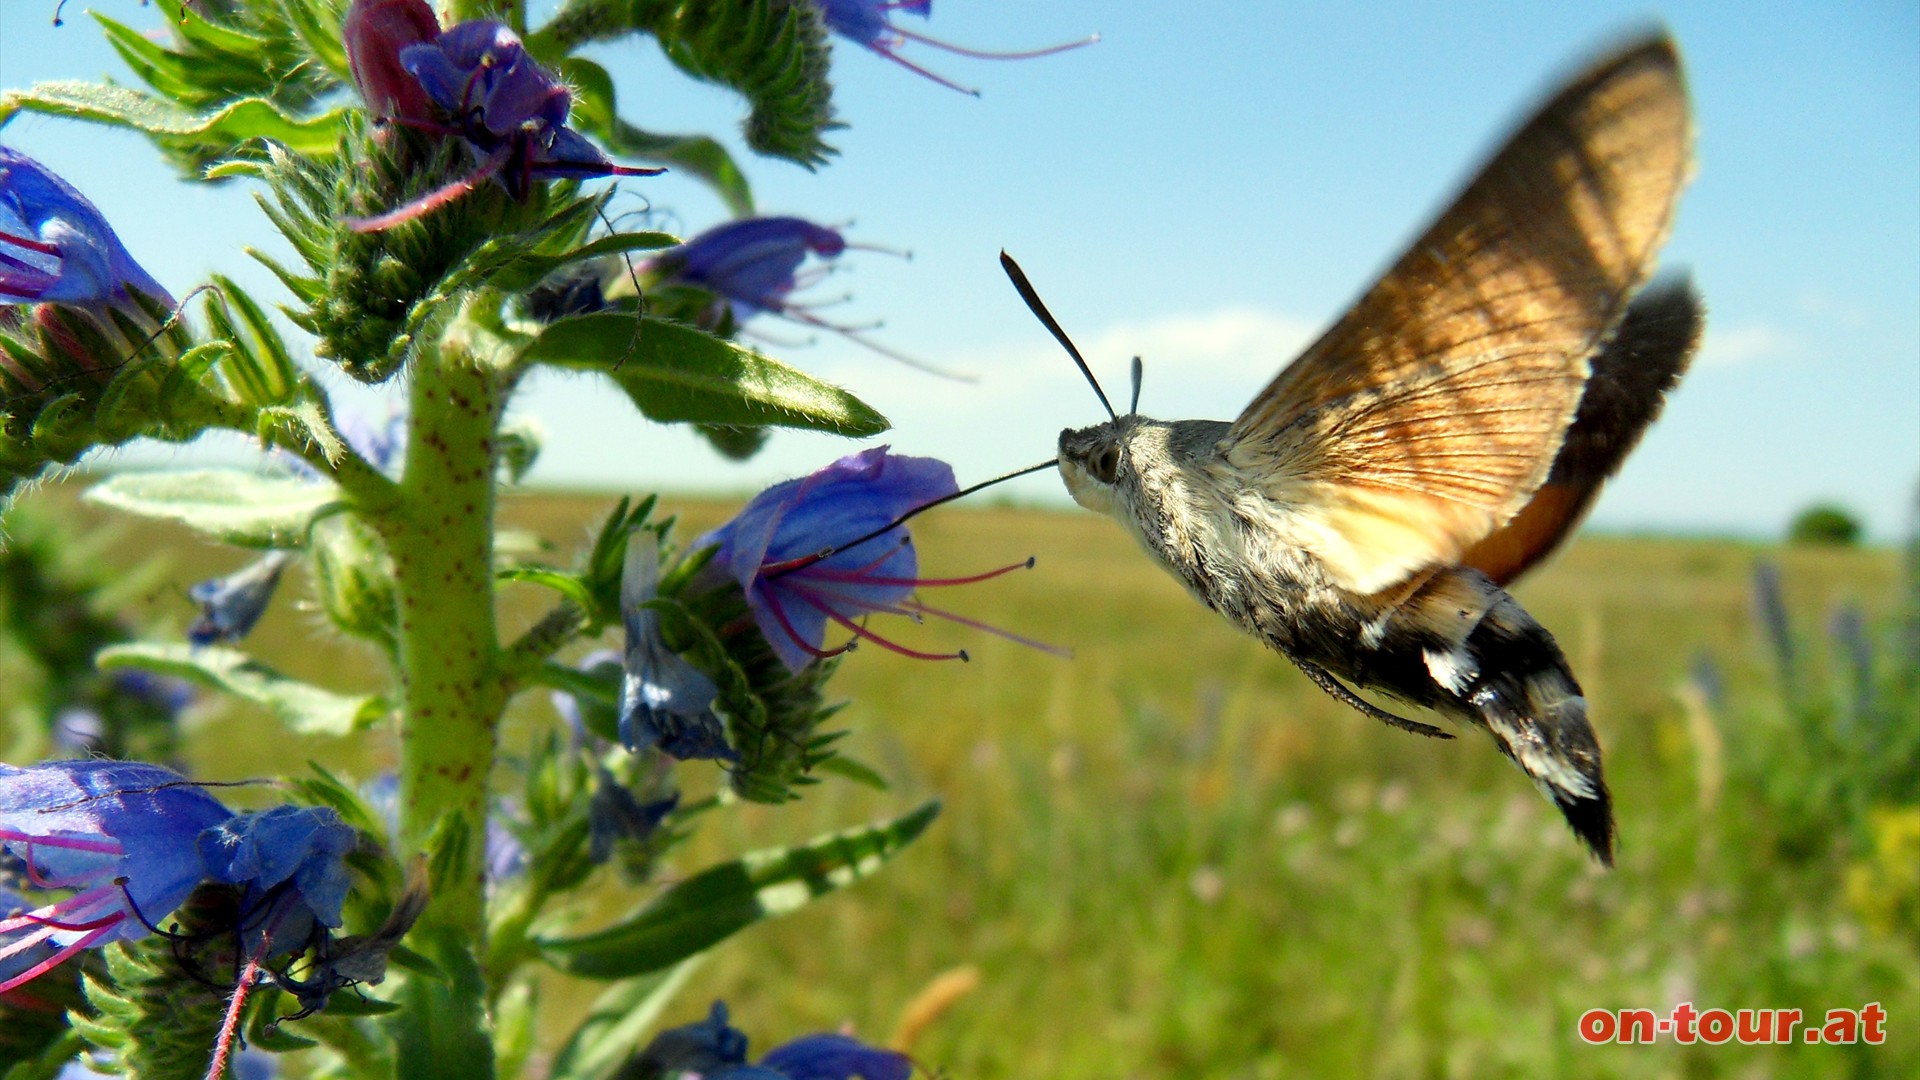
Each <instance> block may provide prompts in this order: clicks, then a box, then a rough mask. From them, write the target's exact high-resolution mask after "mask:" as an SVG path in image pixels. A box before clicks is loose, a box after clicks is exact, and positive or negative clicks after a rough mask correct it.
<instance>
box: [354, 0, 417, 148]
mask: <svg viewBox="0 0 1920 1080" xmlns="http://www.w3.org/2000/svg"><path fill="white" fill-rule="evenodd" d="M345 36H346V42H347V65H348V66H349V67H350V68H352V69H353V85H354V86H355V88H357V89H358V90H359V91H360V96H361V98H363V99H364V100H365V101H366V103H367V111H368V112H370V113H372V114H373V116H374V117H375V118H376V119H380V120H394V119H399V120H419V121H427V120H431V119H433V105H432V102H430V101H429V100H428V98H427V92H426V91H425V90H424V89H422V88H421V86H420V80H418V79H416V78H414V77H413V76H412V75H411V74H409V73H408V72H407V70H406V69H405V68H403V67H401V66H400V50H401V49H404V48H406V47H407V46H409V45H419V44H423V43H425V42H429V41H432V40H434V39H435V38H437V37H439V36H440V20H438V19H436V18H435V17H434V14H433V8H432V7H430V6H429V5H428V4H427V0H353V6H352V7H351V8H348V9H347V22H346V27H345Z"/></svg>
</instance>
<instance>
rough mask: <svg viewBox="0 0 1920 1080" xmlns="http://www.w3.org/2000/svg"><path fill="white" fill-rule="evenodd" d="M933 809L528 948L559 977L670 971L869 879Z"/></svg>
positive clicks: (748, 862) (754, 857)
mask: <svg viewBox="0 0 1920 1080" xmlns="http://www.w3.org/2000/svg"><path fill="white" fill-rule="evenodd" d="M939 813H940V804H939V803H938V802H929V803H926V804H925V805H923V806H921V807H920V808H919V809H917V810H914V811H913V812H911V813H909V814H907V815H905V816H904V817H900V818H897V819H895V820H893V821H891V822H887V823H886V824H883V825H873V826H868V827H866V828H860V829H850V830H847V831H845V832H840V833H831V834H828V835H826V836H822V837H819V838H817V839H815V840H812V841H809V842H807V843H804V844H801V845H799V846H797V847H790V848H773V849H769V850H766V851H758V852H754V853H752V854H750V855H745V856H742V857H741V858H740V859H738V860H736V861H734V862H729V863H722V864H720V865H718V866H713V867H709V868H707V869H706V870H702V871H701V872H700V873H698V874H695V875H693V876H692V877H690V878H687V879H686V880H684V881H682V882H680V883H679V884H677V885H674V886H673V887H671V888H669V889H668V890H667V891H665V892H663V893H661V894H659V895H658V896H656V897H655V898H654V899H653V900H652V901H651V902H649V903H648V904H647V905H646V906H645V907H643V908H641V909H640V911H639V912H638V913H637V914H636V915H634V916H633V917H632V918H630V919H628V920H627V921H625V922H622V923H619V924H617V925H615V926H611V927H608V928H607V929H605V930H601V931H599V932H597V933H592V934H587V935H584V936H581V937H574V938H559V939H542V940H536V942H535V944H537V945H538V946H539V947H540V950H541V952H542V953H543V954H544V955H545V956H546V958H547V959H548V961H549V962H551V963H552V964H553V965H554V966H555V967H558V968H559V969H560V970H562V971H566V972H568V973H571V974H574V975H582V976H586V977H588V978H594V979H620V978H625V977H627V976H630V975H642V974H646V973H647V972H652V971H659V970H661V969H663V968H666V967H669V966H671V965H673V964H677V963H679V962H681V961H682V960H685V959H686V958H687V957H689V956H692V955H694V954H695V953H698V952H700V951H701V950H703V949H705V948H707V947H709V946H711V945H713V944H715V943H717V942H720V941H722V940H725V939H726V938H728V937H730V936H732V935H733V934H734V933H736V932H738V931H740V930H743V929H745V928H747V927H749V926H751V925H753V924H754V923H756V922H759V921H760V920H761V919H765V918H769V917H772V916H775V915H784V914H786V913H787V912H790V911H793V910H795V909H796V908H799V907H802V906H804V905H805V904H806V903H807V902H808V901H811V900H813V899H814V898H815V897H819V896H823V895H825V894H827V893H830V892H832V891H833V890H835V889H838V888H840V887H842V886H844V885H850V884H852V883H853V882H855V881H859V880H860V879H862V878H865V877H868V876H870V875H871V874H872V873H873V872H874V871H875V870H877V869H879V868H880V865H881V864H882V863H884V862H886V861H887V860H888V859H890V858H892V857H893V856H894V855H896V854H898V853H899V851H900V850H901V849H902V848H904V847H906V846H907V844H909V843H911V842H912V841H913V840H914V839H915V838H916V837H918V836H919V835H920V834H921V833H922V832H924V831H925V830H926V828H927V826H928V825H929V824H931V823H932V822H933V819H934V818H935V817H936V816H938V815H939Z"/></svg>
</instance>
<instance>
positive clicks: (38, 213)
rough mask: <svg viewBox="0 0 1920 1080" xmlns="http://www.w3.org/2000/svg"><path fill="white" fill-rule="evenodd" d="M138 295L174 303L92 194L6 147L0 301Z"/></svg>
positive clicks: (73, 301)
mask: <svg viewBox="0 0 1920 1080" xmlns="http://www.w3.org/2000/svg"><path fill="white" fill-rule="evenodd" d="M136 294H137V295H139V296H143V297H146V298H148V299H150V300H156V301H159V302H160V303H162V304H165V305H166V306H167V307H172V306H173V298H172V297H171V296H168V295H167V290H165V289H163V288H161V287H160V283H159V282H157V281H155V280H153V278H152V277H151V276H150V275H148V273H147V272H146V271H145V270H143V269H141V268H140V264H139V263H136V262H134V261H133V256H132V255H129V254H127V249H126V248H125V247H123V246H121V243H120V238H119V237H118V236H116V235H114V232H113V227H112V226H110V225H108V224H107V219H106V218H104V217H102V216H101V214H100V211H99V210H97V209H95V208H94V205H93V204H92V203H90V202H88V201H87V198H86V196H84V195H82V194H80V193H79V192H78V191H76V190H74V188H73V185H71V184H69V183H67V182H66V181H65V180H62V179H60V178H59V177H58V176H55V175H54V174H53V173H52V172H51V171H50V170H49V169H48V168H47V167H46V166H44V165H42V164H40V163H39V162H37V161H35V160H33V159H32V158H30V157H28V156H27V155H25V154H22V153H20V152H19V151H17V150H13V149H10V148H8V147H5V146H0V304H15V303H50V304H69V305H74V306H81V307H84V306H89V305H97V304H107V305H131V304H133V303H134V298H135V296H136ZM135 310H138V308H137V307H136V308H135Z"/></svg>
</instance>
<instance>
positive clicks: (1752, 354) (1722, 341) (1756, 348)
mask: <svg viewBox="0 0 1920 1080" xmlns="http://www.w3.org/2000/svg"><path fill="white" fill-rule="evenodd" d="M1791 344H1792V342H1791V339H1789V338H1788V337H1787V335H1785V334H1783V333H1781V332H1780V331H1779V330H1776V329H1774V328H1773V327H1771V326H1767V325H1765V324H1764V323H1753V324H1750V325H1747V326H1735V327H1729V328H1727V329H1725V330H1722V329H1719V328H1718V327H1715V326H1713V325H1711V324H1709V325H1708V327H1707V336H1706V340H1704V341H1702V342H1701V343H1700V352H1699V355H1697V356H1696V357H1694V363H1695V364H1697V365H1698V366H1700V367H1703V368H1718V367H1734V366H1736V365H1739V364H1748V363H1752V362H1753V361H1755V360H1765V359H1767V358H1769V357H1774V356H1779V355H1781V354H1782V353H1785V352H1786V351H1787V350H1788V347H1789V346H1790V345H1791Z"/></svg>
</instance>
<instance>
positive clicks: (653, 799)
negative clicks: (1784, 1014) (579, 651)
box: [552, 649, 680, 866]
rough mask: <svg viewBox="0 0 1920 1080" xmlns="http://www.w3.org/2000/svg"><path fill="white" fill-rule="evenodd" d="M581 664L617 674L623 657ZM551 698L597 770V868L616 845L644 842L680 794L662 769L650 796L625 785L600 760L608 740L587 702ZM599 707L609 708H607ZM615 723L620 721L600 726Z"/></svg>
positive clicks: (593, 815) (593, 843)
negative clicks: (588, 713) (593, 725)
mask: <svg viewBox="0 0 1920 1080" xmlns="http://www.w3.org/2000/svg"><path fill="white" fill-rule="evenodd" d="M578 666H579V668H580V670H581V671H584V672H588V673H589V674H592V673H594V672H596V671H599V670H601V669H612V670H613V671H615V672H616V673H618V672H620V668H621V656H620V654H619V653H616V652H614V651H613V650H611V649H601V650H599V651H597V652H592V653H589V654H587V655H586V656H584V657H582V658H581V660H580V663H579V665H578ZM615 678H617V679H620V680H621V681H624V675H623V674H616V676H615ZM552 700H553V708H554V711H555V712H558V713H559V714H560V718H561V719H563V720H565V721H566V723H567V727H568V728H569V729H570V730H571V731H572V732H573V743H574V747H575V749H576V750H578V751H579V752H580V753H581V754H582V755H583V756H584V757H585V759H586V760H587V762H588V764H589V765H590V766H591V767H592V769H593V795H592V797H591V798H590V799H589V800H588V802H587V861H589V862H591V863H593V864H594V865H596V866H597V865H600V864H602V863H605V862H606V861H608V860H609V859H611V858H613V854H614V851H615V849H616V848H617V847H618V846H619V845H620V844H621V843H622V842H623V841H624V842H636V843H638V842H644V841H646V840H648V839H649V838H651V837H652V836H653V835H654V833H656V832H658V831H659V830H660V826H661V825H662V824H664V823H665V822H666V820H667V818H668V817H669V816H670V815H672V813H673V812H674V811H675V810H677V809H679V806H680V793H679V792H678V791H673V790H671V789H669V788H668V787H667V786H666V785H667V783H668V776H669V774H668V773H667V772H666V771H665V770H664V769H656V770H654V775H653V777H652V779H651V781H650V782H649V783H647V784H646V785H645V787H646V793H647V795H648V796H650V797H648V798H642V797H641V796H640V795H639V794H637V793H636V792H635V790H634V789H632V788H629V787H628V786H627V785H626V784H623V783H621V782H620V778H619V777H617V776H615V775H613V771H612V770H611V769H609V768H607V766H606V763H605V762H604V761H602V760H601V753H600V748H601V747H602V746H604V745H605V744H604V743H603V742H602V740H601V739H600V738H599V736H597V735H595V734H593V732H592V731H591V730H589V729H588V727H587V722H586V717H585V716H584V715H583V714H582V712H581V708H582V706H583V705H587V704H589V703H588V702H585V701H583V700H582V699H580V698H577V697H575V696H574V695H573V694H571V693H567V692H565V691H561V690H555V691H554V692H553V695H552ZM595 707H596V708H599V709H601V710H605V706H598V705H596V706H595ZM614 724H617V720H615V721H610V722H609V723H608V724H605V725H602V726H605V727H611V726H613V725H614Z"/></svg>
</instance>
